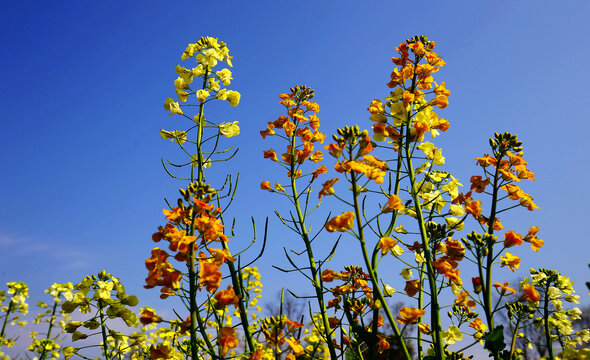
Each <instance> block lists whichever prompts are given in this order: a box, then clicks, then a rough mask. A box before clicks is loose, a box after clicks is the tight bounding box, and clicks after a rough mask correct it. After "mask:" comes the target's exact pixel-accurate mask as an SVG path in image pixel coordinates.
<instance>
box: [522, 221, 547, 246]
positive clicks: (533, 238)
mask: <svg viewBox="0 0 590 360" xmlns="http://www.w3.org/2000/svg"><path fill="white" fill-rule="evenodd" d="M538 231H539V227H538V226H532V227H531V228H530V229H529V233H528V234H527V235H526V236H525V237H524V241H526V242H528V243H531V249H533V250H535V251H539V250H540V249H541V247H542V246H543V244H544V241H543V239H539V238H538V237H537V232H538Z"/></svg>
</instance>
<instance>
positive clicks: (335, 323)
mask: <svg viewBox="0 0 590 360" xmlns="http://www.w3.org/2000/svg"><path fill="white" fill-rule="evenodd" d="M328 323H329V324H330V329H335V328H336V327H337V326H338V325H339V324H340V320H338V318H337V317H336V316H332V317H331V318H328Z"/></svg>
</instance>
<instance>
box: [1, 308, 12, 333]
mask: <svg viewBox="0 0 590 360" xmlns="http://www.w3.org/2000/svg"><path fill="white" fill-rule="evenodd" d="M13 305H14V302H13V301H12V299H10V304H8V310H6V317H5V318H4V324H2V331H1V332H0V338H3V337H4V334H5V331H6V324H7V323H8V318H9V317H10V313H11V312H12V310H13Z"/></svg>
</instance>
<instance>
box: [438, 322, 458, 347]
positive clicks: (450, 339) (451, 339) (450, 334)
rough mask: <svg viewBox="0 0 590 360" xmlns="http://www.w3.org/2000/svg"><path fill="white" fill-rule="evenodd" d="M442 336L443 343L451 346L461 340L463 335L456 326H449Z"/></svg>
mask: <svg viewBox="0 0 590 360" xmlns="http://www.w3.org/2000/svg"><path fill="white" fill-rule="evenodd" d="M442 336H443V341H444V342H445V343H446V344H449V345H452V344H454V343H455V342H457V341H461V340H463V333H462V332H461V330H459V328H458V327H457V325H451V326H449V329H448V330H447V331H445V330H443V331H442Z"/></svg>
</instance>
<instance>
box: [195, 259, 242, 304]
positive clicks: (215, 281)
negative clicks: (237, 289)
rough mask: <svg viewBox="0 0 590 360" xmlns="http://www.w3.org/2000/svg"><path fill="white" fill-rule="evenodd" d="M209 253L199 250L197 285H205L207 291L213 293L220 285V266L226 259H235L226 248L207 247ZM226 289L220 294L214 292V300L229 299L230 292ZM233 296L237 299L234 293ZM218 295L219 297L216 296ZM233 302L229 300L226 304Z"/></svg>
mask: <svg viewBox="0 0 590 360" xmlns="http://www.w3.org/2000/svg"><path fill="white" fill-rule="evenodd" d="M208 250H209V252H210V253H211V256H207V255H206V254H205V253H204V252H202V251H201V252H199V286H200V287H202V286H205V288H206V289H207V291H208V292H209V293H211V294H212V293H214V292H215V291H216V290H217V289H218V288H219V286H220V285H221V280H222V277H223V276H222V274H221V270H220V269H221V266H222V265H223V263H225V262H226V261H232V262H233V261H236V259H235V258H233V257H231V256H230V255H229V253H228V251H227V250H222V249H208ZM229 290H230V288H228V290H223V291H226V293H223V294H221V295H217V294H216V300H217V301H218V302H219V301H224V302H225V301H229V300H228V298H231V292H233V289H232V290H231V292H230V291H229ZM233 295H234V297H233V298H232V300H235V301H237V299H236V297H235V293H234V294H233ZM218 297H219V298H218ZM232 303H233V302H229V303H227V304H226V305H229V304H232Z"/></svg>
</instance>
